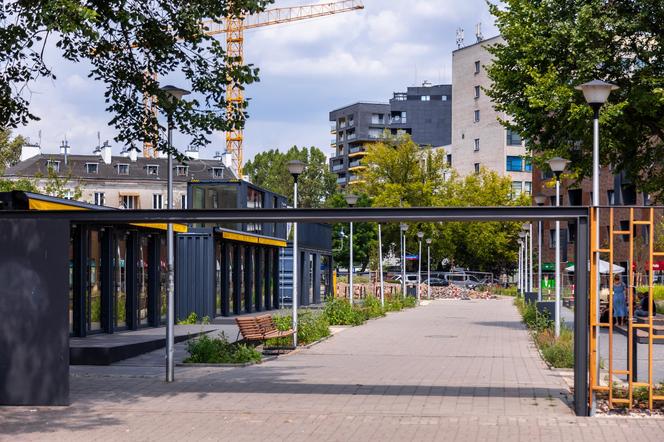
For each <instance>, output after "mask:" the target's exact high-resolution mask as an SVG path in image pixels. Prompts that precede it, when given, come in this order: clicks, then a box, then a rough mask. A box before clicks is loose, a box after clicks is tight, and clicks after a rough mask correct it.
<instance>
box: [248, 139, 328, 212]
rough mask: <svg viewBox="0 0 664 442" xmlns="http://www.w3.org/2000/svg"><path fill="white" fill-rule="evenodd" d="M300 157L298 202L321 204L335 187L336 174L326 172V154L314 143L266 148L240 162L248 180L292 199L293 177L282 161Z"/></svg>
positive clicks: (315, 205)
mask: <svg viewBox="0 0 664 442" xmlns="http://www.w3.org/2000/svg"><path fill="white" fill-rule="evenodd" d="M291 160H300V161H302V162H303V163H304V164H305V165H306V167H305V169H304V172H303V173H302V175H301V176H300V177H299V180H298V183H299V185H298V206H299V207H312V208H315V207H323V206H324V205H325V203H326V201H327V200H328V199H329V198H330V197H331V196H332V195H333V194H334V192H335V189H336V175H334V174H333V173H331V172H330V170H329V166H328V163H327V158H326V157H325V154H324V153H323V151H321V150H320V149H318V148H317V147H314V146H311V147H309V148H307V147H303V148H298V147H297V146H293V147H291V148H290V149H289V150H288V151H287V152H285V153H284V152H281V151H279V150H277V149H270V150H268V151H265V152H261V153H259V154H257V155H256V156H255V157H254V158H253V160H251V161H248V162H247V163H246V164H245V166H244V168H243V169H244V173H246V174H247V175H249V178H250V179H251V182H252V183H254V184H256V185H258V186H261V187H264V188H266V189H267V190H270V191H272V192H276V193H279V194H281V195H285V196H287V197H288V201H289V202H290V204H292V203H293V177H292V176H291V175H290V174H289V173H288V168H287V167H286V164H287V163H288V162H289V161H291Z"/></svg>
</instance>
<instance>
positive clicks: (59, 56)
mask: <svg viewBox="0 0 664 442" xmlns="http://www.w3.org/2000/svg"><path fill="white" fill-rule="evenodd" d="M270 3H272V0H232V1H231V0H219V1H207V0H189V1H185V2H183V1H176V0H152V1H150V2H146V1H136V2H127V1H125V0H105V1H101V2H92V1H85V2H79V1H71V0H40V1H29V2H26V1H11V2H3V3H2V6H0V23H1V24H0V41H2V42H3V44H2V46H1V47H0V59H2V60H3V61H5V60H6V61H7V63H8V66H10V67H11V69H5V71H4V73H3V75H2V77H0V127H17V126H20V125H25V124H27V123H28V122H29V121H31V120H37V119H39V117H38V116H37V115H34V114H33V113H32V112H31V107H30V99H31V97H30V90H31V88H30V86H31V85H32V83H34V82H35V81H36V80H38V79H40V78H42V77H43V78H46V79H49V80H55V78H56V75H55V72H54V67H55V66H58V65H54V66H49V64H48V63H47V62H46V60H47V59H52V60H58V63H59V64H63V63H62V60H66V61H71V62H74V63H79V64H80V65H82V66H89V67H90V72H89V74H88V76H89V77H91V78H92V79H94V80H96V81H100V82H103V83H104V84H105V85H106V91H105V93H104V99H105V101H106V103H107V107H106V110H107V111H108V112H109V113H111V114H113V118H112V119H111V120H110V122H109V124H110V125H112V126H114V127H115V129H116V130H117V136H116V141H119V142H124V143H126V144H129V143H131V142H135V141H136V140H143V139H147V140H148V141H150V142H152V143H153V144H154V145H155V146H157V148H158V149H159V150H162V151H167V150H172V151H173V152H174V153H177V150H174V149H170V148H168V145H167V137H166V134H165V131H166V128H165V127H164V124H163V123H161V124H160V122H159V121H158V119H157V114H156V113H155V114H153V113H151V112H145V108H144V102H143V98H144V97H154V98H155V100H154V103H155V105H157V106H158V107H159V108H161V110H163V111H164V112H166V113H169V114H171V115H172V117H173V119H174V120H175V121H176V123H177V127H178V131H179V132H181V133H183V134H185V135H187V136H188V138H190V140H191V141H190V142H191V144H192V145H194V146H204V145H206V144H208V143H209V142H210V135H211V134H212V133H213V132H215V131H227V130H229V129H231V128H235V127H241V126H243V124H244V121H245V120H246V118H247V116H246V114H245V108H246V104H247V103H246V100H245V101H244V102H239V103H231V104H232V105H231V106H230V112H228V109H227V104H229V101H228V100H227V94H226V85H227V84H228V83H229V79H230V80H231V81H232V82H233V83H235V84H237V86H238V87H239V88H244V85H246V84H250V83H253V82H254V81H257V80H258V76H257V74H258V70H257V69H255V68H254V67H252V66H251V65H244V64H243V61H242V60H241V59H238V58H237V57H236V56H235V55H234V54H227V53H226V52H225V50H224V45H223V44H222V43H221V42H220V41H219V40H217V39H215V37H213V36H209V35H206V31H207V30H210V29H211V28H213V27H214V28H217V27H219V26H222V27H223V26H224V25H223V24H221V23H222V22H223V20H224V18H225V17H243V16H247V15H250V14H252V13H255V12H259V11H261V10H263V9H264V8H265V7H266V6H267V5H269V4H270ZM206 20H208V22H207V23H206V24H205V25H204V26H201V23H202V22H204V21H206ZM209 20H211V21H213V22H214V23H216V24H211V23H210V21H209ZM146 73H149V74H154V75H146ZM173 74H177V76H182V77H184V79H182V80H180V82H181V85H182V86H183V87H185V88H188V89H191V91H192V95H191V98H190V99H188V100H179V101H172V100H169V98H168V95H167V94H166V92H164V91H162V90H161V89H160V83H159V82H160V79H164V78H168V77H172V76H173ZM158 77H159V78H158ZM162 81H163V80H162ZM178 155H180V154H178Z"/></svg>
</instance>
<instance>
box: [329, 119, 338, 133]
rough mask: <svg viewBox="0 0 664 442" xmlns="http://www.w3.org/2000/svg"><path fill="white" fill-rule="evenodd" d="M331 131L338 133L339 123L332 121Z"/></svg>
mask: <svg viewBox="0 0 664 442" xmlns="http://www.w3.org/2000/svg"><path fill="white" fill-rule="evenodd" d="M330 133H331V134H336V133H337V123H336V122H335V123H330Z"/></svg>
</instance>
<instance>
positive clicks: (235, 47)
mask: <svg viewBox="0 0 664 442" xmlns="http://www.w3.org/2000/svg"><path fill="white" fill-rule="evenodd" d="M358 9H364V5H363V4H362V2H360V1H357V0H341V1H331V2H327V3H320V4H313V5H304V6H293V7H286V8H274V9H268V10H265V11H263V12H260V13H258V14H252V15H248V16H246V17H229V18H227V19H225V20H223V21H222V22H221V23H217V22H214V21H212V20H210V21H205V22H203V23H202V25H203V27H204V28H205V30H206V31H205V33H206V34H207V35H217V34H223V33H225V34H226V53H227V55H228V56H229V57H230V58H231V59H233V60H234V62H235V63H237V64H238V65H241V64H243V63H244V30H245V29H254V28H262V27H265V26H271V25H277V24H281V23H290V22H294V21H300V20H307V19H311V18H316V17H324V16H327V15H333V14H340V13H342V12H350V11H354V10H358ZM226 101H227V107H228V112H229V114H233V113H235V111H236V109H238V108H239V107H240V106H241V105H242V103H243V102H244V93H243V91H242V88H241V86H240V85H239V84H237V83H236V82H233V81H230V82H229V84H228V85H227V87H226ZM243 141H244V134H243V131H242V129H232V130H230V131H228V132H226V152H227V153H229V154H230V155H231V158H232V168H233V170H234V172H236V173H237V176H238V178H241V177H242V143H243ZM143 155H145V156H146V157H154V156H155V155H156V152H155V150H154V149H153V148H152V146H147V145H146V146H144V149H143Z"/></svg>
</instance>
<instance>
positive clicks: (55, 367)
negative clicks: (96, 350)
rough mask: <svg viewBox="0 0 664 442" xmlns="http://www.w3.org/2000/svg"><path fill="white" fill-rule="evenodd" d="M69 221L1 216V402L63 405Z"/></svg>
mask: <svg viewBox="0 0 664 442" xmlns="http://www.w3.org/2000/svg"><path fill="white" fill-rule="evenodd" d="M69 230H70V229H69V222H68V221H65V220H39V219H24V220H18V219H14V220H11V219H9V220H5V219H2V220H0V281H1V282H2V283H1V284H0V318H1V320H0V404H2V405H68V403H69V315H68V298H69V283H68V274H69V272H68V261H69V260H68V254H67V251H68V250H69V237H70V231H69Z"/></svg>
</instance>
